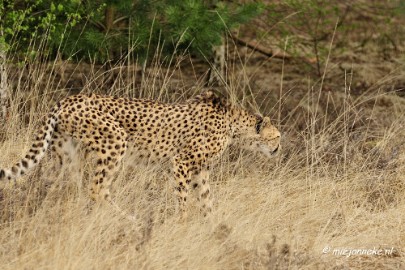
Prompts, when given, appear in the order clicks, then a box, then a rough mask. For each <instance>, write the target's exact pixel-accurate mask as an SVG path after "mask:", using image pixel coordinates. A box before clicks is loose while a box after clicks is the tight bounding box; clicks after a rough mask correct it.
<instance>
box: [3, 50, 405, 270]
mask: <svg viewBox="0 0 405 270" xmlns="http://www.w3.org/2000/svg"><path fill="white" fill-rule="evenodd" d="M156 57H157V59H158V57H159V55H158V54H157V56H156ZM236 58H238V59H242V57H240V56H239V55H237V57H236ZM247 60H248V59H245V60H243V61H242V60H238V61H239V62H237V63H235V64H233V65H230V66H229V67H231V70H230V72H229V74H228V75H229V80H228V86H227V87H226V88H225V90H224V91H225V92H226V95H228V96H230V99H231V100H234V101H238V102H239V103H242V104H243V105H244V106H246V107H253V108H254V110H260V111H261V112H262V113H266V114H270V115H271V116H273V118H275V119H276V118H278V119H279V121H278V123H277V122H276V123H275V124H276V125H278V126H279V128H280V130H281V132H282V134H283V141H282V153H281V154H280V156H279V157H278V158H276V159H274V160H267V159H265V158H264V157H262V156H260V155H256V154H252V153H248V152H241V151H239V150H237V149H232V148H231V149H229V150H228V151H227V153H226V155H225V156H224V157H223V158H222V160H221V162H220V163H219V164H218V165H217V166H216V167H214V168H213V172H212V178H211V185H212V190H213V192H214V197H215V205H214V211H213V213H212V214H211V215H210V216H209V217H207V218H204V217H202V215H200V213H199V209H198V208H197V207H195V206H194V205H195V204H193V203H190V207H189V213H190V215H189V218H188V219H187V221H185V222H179V221H178V217H177V212H176V203H175V198H174V194H173V192H172V190H173V189H172V184H171V182H170V181H171V178H170V175H169V174H166V173H165V171H166V170H165V169H164V168H160V167H159V166H158V167H157V168H156V167H138V166H136V161H127V162H125V163H124V166H123V170H122V171H121V172H120V174H119V175H118V176H117V178H116V180H115V181H114V184H113V192H112V194H113V198H114V200H115V201H116V203H117V204H118V205H119V206H120V207H122V208H123V209H125V211H128V212H130V213H133V214H134V215H135V216H136V217H137V219H136V221H133V222H131V221H129V220H126V219H124V218H122V217H121V216H120V215H119V214H118V213H116V212H114V211H113V210H112V209H110V208H108V207H97V206H95V205H92V203H91V202H90V200H89V197H88V196H87V194H88V192H87V190H88V186H89V185H88V180H87V178H86V177H85V174H86V171H85V173H84V175H80V174H79V173H77V172H76V171H77V170H76V169H75V167H72V166H71V165H69V164H68V165H66V166H65V168H63V170H62V171H60V172H52V171H51V169H50V168H51V167H52V166H51V164H52V160H46V159H45V160H44V161H43V162H42V164H41V166H39V167H38V168H37V169H35V170H34V171H32V172H31V173H30V174H29V175H27V176H25V177H23V178H22V179H18V180H17V181H16V182H15V183H14V182H12V183H4V184H3V183H2V189H1V196H0V211H1V212H0V217H1V224H0V242H1V245H0V265H1V268H2V269H139V268H146V269H185V268H188V269H330V268H335V269H346V268H358V269H364V268H367V269H373V268H374V269H382V268H384V269H398V268H401V267H404V266H405V262H404V258H403V253H402V252H403V243H405V238H404V237H405V225H404V224H405V223H404V218H405V214H404V209H405V200H404V198H405V182H404V177H403V175H404V174H405V163H404V159H405V154H404V153H405V151H404V150H405V143H404V142H405V139H404V138H405V137H404V133H405V132H404V129H403V125H404V120H403V113H404V111H405V102H404V101H403V100H401V99H400V98H398V97H396V96H394V95H381V94H379V93H368V94H365V95H363V96H359V97H354V96H352V95H351V94H350V79H346V81H345V82H342V88H344V91H340V92H339V91H336V92H326V91H324V89H323V88H322V87H319V84H318V83H317V82H311V81H309V80H308V82H307V87H306V88H307V89H306V90H305V89H304V92H303V94H302V96H301V97H300V98H297V97H296V96H294V94H293V89H283V91H280V90H279V89H278V86H277V83H278V82H280V81H281V82H282V81H283V79H284V78H283V77H279V81H277V82H274V84H276V87H269V88H267V89H263V88H260V87H259V89H257V88H254V87H252V83H251V80H252V78H254V77H255V76H260V75H262V74H261V73H260V72H261V71H260V69H258V68H256V67H254V68H252V67H250V66H249V65H248V64H247ZM173 61H174V60H173ZM187 61H188V60H187V58H186V57H184V58H183V62H179V61H177V62H176V61H174V62H172V64H171V65H170V66H169V67H165V66H163V65H161V64H159V63H160V62H159V61H158V60H156V59H155V60H154V62H153V63H154V64H153V65H152V66H151V67H149V68H147V69H143V70H142V68H138V66H139V65H136V63H129V65H128V62H125V63H124V62H123V63H119V64H117V65H116V66H113V67H108V68H107V67H99V66H97V65H94V64H93V65H88V64H81V65H77V66H75V67H72V65H71V64H68V63H60V62H59V61H54V62H51V63H50V62H49V61H45V62H44V61H40V60H39V59H34V60H33V61H32V62H30V63H29V68H20V67H15V68H13V69H12V76H11V79H12V81H13V82H15V84H14V89H15V91H14V95H13V99H12V104H11V114H10V118H9V119H8V122H7V123H6V125H5V126H4V127H2V134H3V138H4V140H3V141H2V143H1V144H0V153H1V155H0V164H1V166H2V167H7V166H10V165H12V164H13V163H15V162H16V161H18V160H19V158H20V157H21V156H22V154H23V153H24V152H25V151H26V150H27V149H28V146H29V145H30V141H31V140H32V138H33V137H34V136H33V133H35V129H36V126H38V125H39V122H40V120H41V117H42V115H45V113H46V112H47V110H48V109H49V108H50V107H51V106H52V104H53V103H54V102H56V101H57V100H58V99H60V98H62V97H63V96H66V95H67V94H68V93H69V92H71V90H70V91H69V89H67V88H69V87H71V86H69V85H65V84H64V83H65V81H64V80H63V79H60V80H59V81H58V79H59V78H63V76H61V74H59V73H58V72H60V71H59V70H60V68H66V67H67V68H71V69H75V70H76V72H71V73H70V74H73V75H71V76H73V77H74V80H82V84H83V86H84V87H83V92H90V91H91V92H102V93H107V94H116V95H122V96H130V97H147V98H157V99H160V100H162V101H167V102H177V101H179V100H184V99H186V97H189V96H192V95H195V94H196V93H198V92H200V91H201V88H202V85H203V79H202V75H201V74H203V73H204V72H201V67H197V66H193V65H192V64H191V63H188V62H187ZM245 61H246V62H245ZM229 67H228V68H229ZM264 68H265V67H263V69H264ZM252 70H253V73H252ZM74 80H73V81H74ZM195 82H197V83H195ZM73 90H77V89H73ZM79 90H80V89H79ZM275 93H279V95H278V96H277V95H276V94H275ZM275 96H276V98H275ZM256 101H257V102H256ZM291 104H294V105H291ZM387 104H388V105H387ZM387 108H389V111H388V112H387V111H386V110H387ZM380 117H385V119H384V120H385V122H384V125H383V124H381V123H382V122H381V121H380V120H381V119H379V118H380ZM387 123H388V124H387ZM85 168H88V167H85ZM359 249H361V250H366V251H367V250H381V252H382V253H381V254H371V255H370V254H369V255H367V254H362V255H359V254H350V252H356V251H355V250H359ZM353 250H354V251H353ZM386 250H387V251H391V253H390V252H386ZM349 255H350V256H349Z"/></svg>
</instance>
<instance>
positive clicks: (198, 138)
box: [0, 91, 280, 214]
mask: <svg viewBox="0 0 405 270" xmlns="http://www.w3.org/2000/svg"><path fill="white" fill-rule="evenodd" d="M232 143H236V144H237V145H239V146H240V147H242V148H245V149H250V150H253V151H258V152H261V153H263V154H264V155H266V156H267V157H271V156H273V155H274V154H276V153H277V152H278V151H279V149H280V132H279V131H278V130H277V128H276V127H274V126H273V125H272V124H271V123H270V119H269V117H262V116H260V115H257V114H252V113H250V112H248V111H247V110H244V109H242V108H241V107H239V106H233V105H230V104H226V102H225V101H224V99H222V98H220V97H218V96H217V95H216V94H214V93H213V92H211V91H207V92H205V93H203V94H200V95H198V96H196V97H194V98H192V99H189V100H186V101H184V102H181V103H175V104H168V103H162V102H158V101H155V100H147V99H127V98H119V97H112V96H102V95H96V94H90V95H84V94H79V95H74V96H70V97H67V98H65V99H63V100H61V101H60V102H58V103H57V104H56V105H55V106H54V107H53V108H52V109H51V111H50V113H49V114H48V116H47V120H46V124H45V125H43V126H42V127H41V128H40V130H39V132H38V134H37V136H36V138H35V140H34V142H33V144H32V146H31V148H30V150H29V151H28V153H27V155H26V156H25V157H24V158H22V159H21V160H20V161H19V162H18V163H16V164H15V165H14V166H12V167H11V168H10V169H0V180H4V179H8V180H11V179H15V178H17V177H19V176H21V175H23V174H25V173H26V171H27V170H29V169H31V168H33V167H34V166H35V165H37V164H38V163H39V162H40V160H41V159H42V158H43V157H44V155H45V153H46V152H47V151H48V150H50V152H51V153H52V154H56V156H57V157H58V159H59V160H60V162H62V160H63V155H66V152H67V151H66V149H70V148H74V147H76V146H77V145H80V148H81V149H83V150H84V151H85V153H91V154H92V155H91V156H92V157H93V159H94V162H95V164H96V165H95V168H94V172H93V175H92V179H91V188H90V197H91V198H92V199H94V200H96V201H99V202H103V201H107V202H110V203H111V198H110V189H109V188H110V185H111V183H112V180H113V178H114V175H115V174H116V173H117V171H118V170H119V168H120V163H121V160H122V159H123V157H124V155H125V154H126V152H128V151H127V149H128V146H129V145H130V146H131V147H132V151H131V152H132V155H135V156H136V158H139V159H141V160H148V161H150V160H153V161H157V162H162V163H163V162H168V164H170V165H171V166H170V167H171V173H172V175H173V176H174V179H175V193H176V194H177V198H178V201H179V205H180V211H181V212H182V213H183V214H184V213H185V207H186V201H187V195H188V192H189V189H190V187H191V188H193V189H194V191H195V193H196V194H197V195H198V197H197V200H198V201H200V202H201V204H202V205H201V209H202V210H203V211H204V213H209V212H210V211H211V209H212V196H211V193H210V186H209V167H210V166H211V165H212V164H213V163H215V161H216V160H218V158H219V157H220V156H221V155H222V154H223V153H224V151H225V149H226V147H227V146H228V145H230V144H232Z"/></svg>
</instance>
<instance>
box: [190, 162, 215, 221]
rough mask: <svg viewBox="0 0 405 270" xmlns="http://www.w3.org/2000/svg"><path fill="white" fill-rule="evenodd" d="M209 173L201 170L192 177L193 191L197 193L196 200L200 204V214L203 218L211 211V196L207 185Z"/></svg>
mask: <svg viewBox="0 0 405 270" xmlns="http://www.w3.org/2000/svg"><path fill="white" fill-rule="evenodd" d="M209 177H210V173H209V171H208V170H206V169H202V170H201V171H200V172H199V173H198V174H196V175H195V176H194V179H193V180H194V181H193V185H192V187H193V189H194V190H196V191H198V197H197V200H198V201H200V202H201V207H202V212H203V214H204V216H206V215H207V214H208V213H210V212H211V211H212V196H211V193H210V184H209Z"/></svg>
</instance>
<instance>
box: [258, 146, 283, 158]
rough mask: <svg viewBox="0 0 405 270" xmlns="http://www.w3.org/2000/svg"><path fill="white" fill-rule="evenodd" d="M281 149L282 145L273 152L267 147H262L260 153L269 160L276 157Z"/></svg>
mask: <svg viewBox="0 0 405 270" xmlns="http://www.w3.org/2000/svg"><path fill="white" fill-rule="evenodd" d="M279 149H280V144H278V145H277V147H276V148H275V149H273V150H272V149H270V148H269V147H268V146H267V145H266V146H264V145H261V146H260V152H262V153H263V154H264V155H265V156H266V157H268V158H271V157H273V156H275V155H276V154H277V153H278V151H279Z"/></svg>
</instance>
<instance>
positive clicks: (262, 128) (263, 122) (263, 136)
mask: <svg viewBox="0 0 405 270" xmlns="http://www.w3.org/2000/svg"><path fill="white" fill-rule="evenodd" d="M280 136H281V134H280V132H279V131H278V129H277V128H276V127H275V126H273V125H272V124H271V122H270V118H269V117H261V116H257V121H256V124H255V127H254V131H252V132H251V133H250V134H246V136H244V138H243V144H242V148H245V149H248V150H252V151H255V152H261V153H262V154H264V155H265V156H267V157H271V156H274V155H275V154H277V153H278V151H279V149H280Z"/></svg>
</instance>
